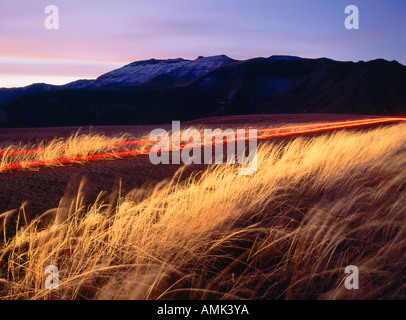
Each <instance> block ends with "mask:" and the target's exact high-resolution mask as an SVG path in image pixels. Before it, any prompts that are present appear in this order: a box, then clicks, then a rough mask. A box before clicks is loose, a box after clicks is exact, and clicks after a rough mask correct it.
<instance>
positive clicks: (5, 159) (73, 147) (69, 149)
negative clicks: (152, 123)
mask: <svg viewBox="0 0 406 320" xmlns="http://www.w3.org/2000/svg"><path fill="white" fill-rule="evenodd" d="M130 138H132V137H131V136H130V135H128V134H121V135H116V136H112V137H110V136H106V135H104V134H99V133H86V134H81V133H80V131H77V132H76V133H75V134H73V135H71V136H69V137H67V138H54V139H51V140H43V141H41V142H39V143H38V144H36V145H21V144H20V145H11V146H8V147H3V148H0V153H1V155H0V173H1V172H3V171H5V170H4V167H6V166H7V165H10V164H12V163H22V164H23V167H24V164H25V163H29V162H31V161H50V160H55V159H59V158H70V157H79V156H88V155H92V154H96V153H103V152H112V151H116V150H118V149H119V148H118V147H117V146H115V145H114V144H115V143H120V142H123V141H126V140H129V139H130ZM31 148H35V149H41V151H40V152H35V153H26V154H24V153H23V154H17V155H14V154H12V152H13V151H15V150H26V149H31ZM121 149H123V147H121ZM124 149H125V148H124ZM55 165H56V166H57V165H58V163H50V164H49V166H55Z"/></svg>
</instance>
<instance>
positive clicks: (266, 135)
mask: <svg viewBox="0 0 406 320" xmlns="http://www.w3.org/2000/svg"><path fill="white" fill-rule="evenodd" d="M392 122H393V123H395V122H406V118H395V117H392V118H370V119H364V120H353V121H339V122H327V123H316V124H303V125H294V126H287V127H277V128H264V129H257V136H256V137H251V138H250V137H247V136H246V137H245V138H244V140H249V139H254V138H255V139H257V140H259V141H267V140H274V139H283V138H290V137H297V136H302V135H308V134H317V133H324V132H328V131H334V130H341V129H350V128H358V127H363V126H369V125H377V124H385V123H392ZM233 140H234V141H238V140H241V139H237V138H234V139H233ZM148 142H149V140H148V139H139V140H131V141H123V142H117V143H112V144H107V145H105V147H123V146H134V145H135V146H136V145H140V144H146V143H148ZM215 143H216V142H215V141H208V142H204V143H201V144H200V145H201V146H204V145H206V144H215ZM186 145H188V144H186V143H185V144H181V145H180V146H179V147H180V148H184V147H185V146H186ZM189 146H190V144H189ZM47 150H50V149H46V148H39V149H20V150H10V151H7V150H6V151H3V152H0V157H3V156H15V155H24V154H35V153H41V152H45V151H47ZM51 150H52V149H51ZM150 150H151V148H144V149H134V150H124V151H114V152H107V153H98V154H92V155H85V156H74V157H65V158H58V159H52V160H39V161H31V162H24V163H11V164H8V165H4V166H1V167H0V172H11V171H16V170H21V169H34V168H41V167H47V166H58V165H66V164H72V163H83V162H89V161H96V160H106V159H115V158H116V159H118V158H126V157H130V156H136V155H142V154H148V153H149V152H150ZM61 151H63V148H62V149H61ZM168 151H171V149H169V150H168Z"/></svg>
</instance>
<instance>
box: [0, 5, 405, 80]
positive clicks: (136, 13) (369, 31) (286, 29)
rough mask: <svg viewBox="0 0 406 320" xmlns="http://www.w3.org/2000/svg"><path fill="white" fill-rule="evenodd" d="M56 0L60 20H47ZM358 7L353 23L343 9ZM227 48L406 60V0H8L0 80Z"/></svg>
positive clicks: (2, 13) (259, 53)
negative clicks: (52, 25) (50, 24)
mask: <svg viewBox="0 0 406 320" xmlns="http://www.w3.org/2000/svg"><path fill="white" fill-rule="evenodd" d="M48 5H55V6H57V8H58V11H59V29H52V30H48V29H47V28H46V27H45V24H44V21H45V20H46V19H47V17H48V16H49V14H46V13H45V12H44V10H45V8H46V7H47V6H48ZM348 5H356V6H357V7H358V9H359V29H357V30H355V29H352V30H347V29H346V28H345V25H344V21H345V19H346V17H347V16H348V14H345V12H344V9H345V7H346V6H348ZM219 54H226V55H228V56H229V57H231V58H234V59H240V60H245V59H250V58H254V57H268V56H271V55H295V56H300V57H306V58H320V57H328V58H331V59H334V60H339V61H360V60H363V61H369V60H373V59H377V58H383V59H386V60H397V61H398V62H400V63H402V64H404V65H406V1H405V0H373V1H371V0H328V1H326V0H204V1H196V0H115V1H111V0H80V1H79V0H18V1H16V0H1V1H0V87H20V86H25V85H28V84H31V83H38V82H45V83H50V84H64V83H68V82H70V81H74V80H77V79H93V78H96V77H98V76H100V75H101V74H103V73H105V72H108V71H110V70H113V69H115V68H118V67H121V66H123V65H126V64H128V63H130V62H133V61H137V60H147V59H151V58H155V59H168V58H178V57H180V58H185V59H196V58H197V57H198V56H212V55H219Z"/></svg>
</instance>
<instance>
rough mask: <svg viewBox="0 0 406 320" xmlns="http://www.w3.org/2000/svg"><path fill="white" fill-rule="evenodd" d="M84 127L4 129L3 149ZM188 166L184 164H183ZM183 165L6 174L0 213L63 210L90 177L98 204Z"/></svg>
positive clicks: (115, 163)
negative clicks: (60, 206)
mask: <svg viewBox="0 0 406 320" xmlns="http://www.w3.org/2000/svg"><path fill="white" fill-rule="evenodd" d="M365 118H368V116H357V115H332V114H329V115H325V114H324V115H323V114H308V115H249V116H227V117H216V118H206V119H198V120H194V121H189V122H185V123H182V126H183V127H189V126H196V125H202V126H207V127H212V128H225V127H230V128H237V127H238V128H244V127H246V126H260V127H263V126H266V125H272V124H276V123H292V122H294V123H298V122H303V123H307V122H315V121H342V120H356V119H365ZM156 128H163V129H166V130H169V129H170V128H171V125H157V126H114V127H92V128H89V127H86V128H81V131H80V132H83V133H86V132H89V130H91V131H92V132H98V133H104V134H106V135H116V134H120V133H129V134H132V135H134V136H140V135H143V134H145V133H148V132H150V131H151V130H152V129H156ZM78 129H79V128H76V127H67V128H24V129H21V128H7V129H5V128H0V145H3V146H4V145H7V144H16V143H18V142H22V143H23V144H25V143H27V142H29V143H35V142H36V141H39V140H43V139H52V138H53V137H66V136H69V135H71V134H72V133H75V132H76V131H77V130H78ZM182 166H183V165H182ZM180 167H181V165H173V164H171V165H153V164H151V162H150V161H149V157H148V155H145V156H138V157H137V158H126V159H122V160H104V161H96V162H92V163H87V164H80V165H78V164H75V165H69V166H64V167H58V168H43V169H40V170H39V171H24V172H13V173H2V174H0V214H1V213H3V212H6V211H8V210H12V209H18V208H19V207H21V205H22V204H23V203H25V210H26V213H27V215H28V216H30V217H34V216H37V215H38V214H41V213H43V212H45V211H46V210H48V209H51V208H55V207H57V206H58V204H59V202H60V200H61V198H62V197H65V198H67V197H73V196H75V195H76V193H77V190H78V186H79V184H80V181H81V180H82V179H85V181H86V182H85V200H86V203H87V204H90V203H92V202H93V201H94V200H95V199H96V197H97V195H98V194H99V193H100V192H101V191H105V192H107V193H111V192H113V191H117V190H118V188H119V185H120V181H121V190H122V193H123V194H125V193H126V192H128V191H130V190H132V189H134V188H140V187H143V186H146V185H149V186H153V185H155V184H157V183H159V182H160V181H162V180H165V179H170V178H172V176H173V175H174V173H175V172H176V171H177V170H178V169H179V168H180ZM205 167H206V166H205V165H190V166H188V167H187V168H186V170H185V172H184V174H183V177H185V178H186V177H188V176H189V175H190V174H191V173H192V172H199V171H202V170H204V169H205Z"/></svg>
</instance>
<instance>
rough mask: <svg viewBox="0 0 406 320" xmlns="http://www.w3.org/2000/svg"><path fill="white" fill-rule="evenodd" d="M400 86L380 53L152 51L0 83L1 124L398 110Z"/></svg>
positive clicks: (404, 104)
mask: <svg viewBox="0 0 406 320" xmlns="http://www.w3.org/2000/svg"><path fill="white" fill-rule="evenodd" d="M405 89H406V67H405V66H403V65H401V64H399V63H398V62H396V61H391V62H389V61H386V60H382V59H377V60H373V61H369V62H357V63H354V62H339V61H334V60H331V59H327V58H321V59H304V58H299V57H291V56H271V57H269V58H254V59H250V60H245V61H237V60H233V59H231V58H229V57H227V56H224V55H221V56H214V57H199V58H198V59H196V60H184V59H180V58H179V59H169V60H155V59H151V60H146V61H138V62H133V63H130V64H128V65H126V66H124V67H122V68H119V69H116V70H113V71H111V72H108V73H106V74H104V75H102V76H100V77H99V78H97V79H95V80H79V81H75V82H72V83H69V84H67V85H64V86H51V85H46V84H35V85H31V86H28V87H25V88H13V89H0V125H1V126H7V127H33V126H73V125H75V126H76V125H131V124H160V123H169V122H171V121H172V120H181V121H186V120H192V119H196V118H201V117H209V116H218V115H238V114H260V113H353V114H369V115H374V114H375V115H405V114H406V91H405Z"/></svg>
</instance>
